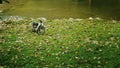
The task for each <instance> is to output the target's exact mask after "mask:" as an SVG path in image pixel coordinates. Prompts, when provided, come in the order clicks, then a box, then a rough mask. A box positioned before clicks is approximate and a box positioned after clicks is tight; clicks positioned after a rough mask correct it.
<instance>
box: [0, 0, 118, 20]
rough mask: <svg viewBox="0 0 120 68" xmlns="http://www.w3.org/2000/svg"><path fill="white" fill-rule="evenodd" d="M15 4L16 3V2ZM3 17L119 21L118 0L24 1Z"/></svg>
mask: <svg viewBox="0 0 120 68" xmlns="http://www.w3.org/2000/svg"><path fill="white" fill-rule="evenodd" d="M16 3H17V2H16ZM2 14H3V15H20V16H27V17H46V18H49V19H53V18H71V17H72V18H88V17H102V18H107V19H120V0H26V1H25V2H24V0H23V4H20V5H19V4H18V5H15V6H13V7H12V8H10V10H8V11H6V12H4V13H2Z"/></svg>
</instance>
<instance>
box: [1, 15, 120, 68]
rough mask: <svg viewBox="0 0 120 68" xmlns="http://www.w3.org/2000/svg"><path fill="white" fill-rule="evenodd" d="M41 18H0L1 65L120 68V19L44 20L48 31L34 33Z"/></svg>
mask: <svg viewBox="0 0 120 68" xmlns="http://www.w3.org/2000/svg"><path fill="white" fill-rule="evenodd" d="M37 20H38V19H32V18H20V17H18V18H17V17H8V18H5V19H4V20H2V21H0V25H1V26H0V67H5V68H9V67H10V68H22V67H23V68H43V67H44V68H103V67H105V68H115V67H116V68H117V67H118V68H119V67H120V62H119V61H120V59H119V58H120V48H119V47H120V21H114V20H111V21H107V20H104V19H100V18H94V19H93V18H90V19H73V18H70V19H54V20H44V25H45V26H46V32H45V34H43V35H37V34H36V33H33V32H31V22H33V21H37Z"/></svg>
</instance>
